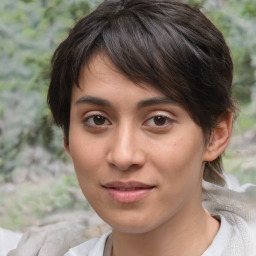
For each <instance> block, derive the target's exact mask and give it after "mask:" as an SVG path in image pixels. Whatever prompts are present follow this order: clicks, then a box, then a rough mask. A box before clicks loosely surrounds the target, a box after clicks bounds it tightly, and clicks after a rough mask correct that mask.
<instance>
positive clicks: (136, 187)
mask: <svg viewBox="0 0 256 256" xmlns="http://www.w3.org/2000/svg"><path fill="white" fill-rule="evenodd" d="M103 188H105V189H106V190H107V192H108V195H109V196H110V197H111V199H112V200H114V201H115V202H118V203H125V204H128V203H135V202H138V201H140V200H142V199H143V198H145V197H146V196H148V195H149V194H150V192H151V191H152V190H153V189H154V188H155V186H151V185H147V184H143V183H140V182H126V183H124V182H111V183H108V184H106V185H104V186H103Z"/></svg>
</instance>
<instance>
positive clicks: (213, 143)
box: [204, 110, 233, 162]
mask: <svg viewBox="0 0 256 256" xmlns="http://www.w3.org/2000/svg"><path fill="white" fill-rule="evenodd" d="M232 123H233V114H232V112H231V111H229V110H227V111H226V112H225V113H224V114H222V115H221V116H220V118H219V122H218V125H217V126H216V128H215V129H214V131H213V132H212V135H211V139H210V142H209V144H208V146H207V148H206V151H205V154H204V161H205V162H211V161H214V160H215V159H216V158H217V157H218V156H220V155H221V154H222V153H223V152H224V150H225V149H226V148H227V146H228V143H229V140H230V137H231V133H232Z"/></svg>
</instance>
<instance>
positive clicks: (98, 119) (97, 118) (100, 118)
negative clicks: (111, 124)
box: [93, 116, 105, 125]
mask: <svg viewBox="0 0 256 256" xmlns="http://www.w3.org/2000/svg"><path fill="white" fill-rule="evenodd" d="M93 121H94V123H95V124H97V125H102V124H104V122H105V118H104V117H103V116H95V117H94V118H93Z"/></svg>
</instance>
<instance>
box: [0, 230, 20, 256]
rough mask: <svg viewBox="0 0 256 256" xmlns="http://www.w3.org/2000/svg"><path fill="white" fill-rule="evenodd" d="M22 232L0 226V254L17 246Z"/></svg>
mask: <svg viewBox="0 0 256 256" xmlns="http://www.w3.org/2000/svg"><path fill="white" fill-rule="evenodd" d="M21 236H22V234H21V233H18V232H14V231H10V230H7V229H3V228H0V256H5V255H6V254H7V253H8V252H9V251H10V250H12V249H14V248H16V247H17V245H18V242H19V240H20V239H21Z"/></svg>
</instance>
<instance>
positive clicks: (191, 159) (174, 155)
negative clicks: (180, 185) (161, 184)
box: [152, 135, 203, 183]
mask: <svg viewBox="0 0 256 256" xmlns="http://www.w3.org/2000/svg"><path fill="white" fill-rule="evenodd" d="M195 136H196V135H195ZM201 140H202V139H201V137H196V138H194V139H191V137H190V138H186V137H184V136H183V137H175V138H171V139H169V140H166V141H165V143H164V144H161V146H158V147H157V146H156V145H155V150H154V154H152V159H154V165H155V166H156V168H157V169H158V170H159V171H160V172H162V174H163V177H168V178H169V179H171V180H172V181H173V182H174V183H175V182H176V181H178V180H179V179H183V181H184V182H188V183H189V182H190V181H192V180H194V178H195V176H198V174H200V173H201V166H202V157H203V147H202V145H203V143H201Z"/></svg>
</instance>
